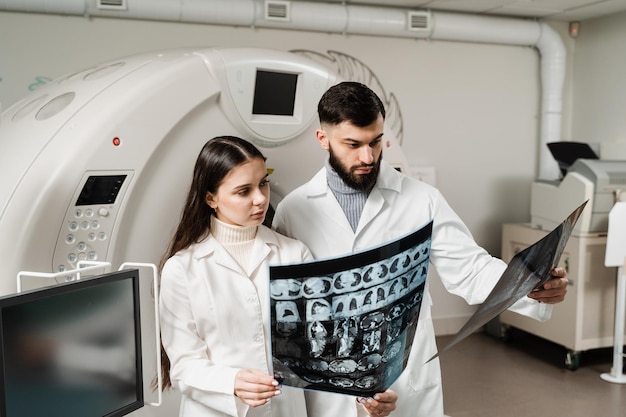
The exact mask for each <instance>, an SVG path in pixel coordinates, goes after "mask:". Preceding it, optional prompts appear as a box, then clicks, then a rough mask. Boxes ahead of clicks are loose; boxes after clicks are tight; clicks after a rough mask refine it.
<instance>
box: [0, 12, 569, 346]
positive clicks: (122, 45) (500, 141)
mask: <svg viewBox="0 0 626 417" xmlns="http://www.w3.org/2000/svg"><path fill="white" fill-rule="evenodd" d="M555 26H556V27H557V29H558V30H560V31H562V30H563V26H559V25H558V24H555ZM179 46H203V47H208V46H261V47H273V48H277V49H285V50H290V49H311V50H315V51H318V52H320V53H325V52H326V51H328V50H336V51H340V52H343V53H347V54H350V55H352V56H354V57H356V58H358V59H359V60H361V61H363V62H364V63H365V64H366V65H368V66H369V67H370V68H371V69H372V70H373V71H374V72H375V73H376V75H377V76H378V78H379V79H380V81H381V82H382V84H383V86H384V88H385V90H386V91H387V92H389V93H391V92H393V93H394V94H396V96H397V97H398V100H399V103H400V106H401V111H402V114H403V118H404V143H403V148H404V150H405V152H406V154H407V157H408V159H409V162H410V163H414V164H419V165H428V166H434V167H435V169H436V175H437V185H438V187H439V188H440V189H441V191H442V192H443V193H444V195H446V196H447V198H448V200H449V202H450V204H451V205H452V207H453V208H454V209H456V211H457V212H458V213H459V215H460V216H461V217H462V218H463V219H464V220H465V221H466V223H467V225H468V226H469V228H470V229H471V230H472V232H473V233H474V236H475V237H476V240H477V241H478V242H479V243H480V244H481V245H483V246H485V247H486V248H487V249H488V250H489V251H490V252H492V253H493V254H494V255H499V254H500V235H501V225H502V223H505V222H523V221H528V220H529V206H530V200H529V197H530V183H531V181H532V180H533V179H534V178H535V176H536V173H537V166H538V162H537V155H538V145H537V143H538V137H539V133H538V132H539V130H538V129H539V126H538V117H539V115H540V108H539V106H540V80H539V56H538V53H537V51H536V50H535V49H533V48H530V47H514V46H502V45H486V44H472V43H461V42H444V41H428V40H414V39H391V38H376V37H370V36H343V35H332V34H323V33H310V32H284V31H280V30H270V29H252V28H233V27H224V26H206V25H196V24H183V23H167V22H150V21H132V20H119V19H106V18H91V19H89V18H83V17H62V16H53V15H38V14H22V13H6V12H4V13H3V12H0V101H1V102H2V103H3V108H7V107H8V106H9V105H11V104H12V103H14V102H16V101H17V100H18V99H19V98H20V97H22V96H23V95H25V94H27V93H28V92H29V89H32V88H36V86H37V83H39V82H41V81H40V80H45V79H53V78H56V77H59V76H61V75H63V74H66V73H71V72H74V71H76V70H79V69H82V68H85V67H88V66H91V65H94V64H97V63H100V62H103V61H107V60H109V59H113V58H117V57H121V56H124V55H129V54H134V53H138V52H145V51H150V50H156V49H164V48H171V47H179ZM566 117H567V116H566ZM311 140H314V139H313V138H311ZM16 146H17V145H16ZM432 291H433V298H434V301H435V305H434V309H433V316H434V319H435V323H436V325H437V331H438V333H439V334H445V333H454V332H456V331H457V330H458V329H459V328H460V326H461V325H462V324H464V323H465V321H466V320H467V318H468V317H469V316H470V315H471V314H472V312H473V311H474V309H473V308H472V307H469V306H467V305H466V304H465V302H464V301H462V300H460V299H459V298H457V297H455V296H452V295H450V294H448V293H447V292H445V291H444V290H443V288H442V286H441V284H440V283H439V281H438V280H433V281H432Z"/></svg>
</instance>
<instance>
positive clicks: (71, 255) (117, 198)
mask: <svg viewBox="0 0 626 417" xmlns="http://www.w3.org/2000/svg"><path fill="white" fill-rule="evenodd" d="M128 175H129V173H123V174H118V175H111V174H110V173H107V174H106V176H102V177H104V178H106V179H107V181H106V182H105V185H106V187H105V188H104V194H105V195H106V198H104V199H103V198H101V197H100V196H96V197H98V198H96V199H95V200H99V201H98V202H102V201H103V202H104V204H85V197H84V196H85V194H86V192H85V189H86V187H87V185H88V184H94V181H95V180H94V178H98V177H97V176H95V175H94V174H93V173H90V174H89V175H88V176H86V177H84V178H83V180H82V181H81V184H82V185H81V186H80V187H79V188H78V190H79V191H77V195H75V196H74V198H73V201H75V202H77V203H76V204H74V205H71V206H70V207H69V208H68V210H67V212H66V215H65V219H64V221H63V226H62V227H61V230H60V232H59V236H58V239H57V245H56V248H55V252H54V257H53V262H54V264H53V268H54V270H55V271H57V272H63V271H67V270H71V269H75V268H76V264H77V262H79V261H104V260H106V255H107V251H108V248H109V244H110V238H111V233H112V231H113V227H114V225H115V220H116V218H117V214H118V210H119V206H120V203H121V201H122V197H123V194H124V193H125V191H126V189H127V188H128V183H129V182H130V181H125V180H126V177H127V176H128ZM102 188H103V187H102V186H100V189H98V190H96V191H97V192H99V193H102V192H103V190H102ZM90 192H91V193H93V190H90ZM79 202H80V205H77V204H78V203H79Z"/></svg>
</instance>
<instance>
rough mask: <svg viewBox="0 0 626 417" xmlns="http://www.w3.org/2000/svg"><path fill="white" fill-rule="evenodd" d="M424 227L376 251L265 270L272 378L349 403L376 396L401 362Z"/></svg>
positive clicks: (428, 229) (423, 256)
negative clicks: (336, 395) (334, 395)
mask: <svg viewBox="0 0 626 417" xmlns="http://www.w3.org/2000/svg"><path fill="white" fill-rule="evenodd" d="M431 234H432V222H431V223H429V224H427V225H426V226H424V227H423V228H421V229H420V230H418V231H416V232H414V233H411V234H409V235H407V236H405V237H403V238H401V239H398V240H396V241H393V242H391V243H388V244H385V245H383V246H381V247H378V248H374V249H371V250H367V251H365V252H360V253H356V254H353V255H348V256H344V257H340V258H332V259H328V260H323V261H315V262H308V263H303V264H297V265H282V266H271V267H270V306H271V338H272V360H273V366H274V375H275V376H276V378H277V379H278V380H279V381H281V382H282V383H283V384H284V385H287V386H294V387H301V388H305V389H311V390H319V391H329V392H336V393H342V394H349V395H354V396H367V397H369V396H373V395H374V394H375V393H378V392H383V391H385V390H386V389H387V388H389V386H390V385H391V384H392V383H393V382H394V381H395V380H396V379H397V378H398V377H399V376H400V374H401V373H402V371H403V370H404V368H405V367H406V363H407V360H408V357H409V352H410V351H411V344H412V342H413V337H414V335H415V330H416V326H417V321H418V318H419V312H420V308H421V305H422V298H423V295H424V287H425V285H426V276H427V275H428V265H429V259H430V244H431Z"/></svg>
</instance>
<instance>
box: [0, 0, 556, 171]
mask: <svg viewBox="0 0 626 417" xmlns="http://www.w3.org/2000/svg"><path fill="white" fill-rule="evenodd" d="M96 1H97V2H98V3H97V4H103V3H104V2H106V1H109V2H110V1H115V0H55V1H50V0H0V10H7V11H13V12H36V13H54V14H78V15H84V16H103V17H114V18H130V19H147V20H162V21H174V22H193V23H204V24H214V25H234V26H250V27H257V28H273V29H284V30H305V31H314V32H325V33H340V34H355V35H369V36H388V37H398V38H424V39H431V40H446V41H457V42H458V41H460V42H476V43H493V44H501V45H517V46H532V47H535V48H536V49H537V50H538V52H539V55H540V61H539V62H540V65H541V68H540V72H541V100H542V101H541V118H540V122H539V123H540V138H539V142H540V143H539V172H538V177H539V178H540V179H547V180H552V179H558V178H559V175H560V172H559V167H558V165H557V163H556V161H554V158H552V155H551V154H550V151H549V149H548V147H547V144H548V143H550V142H559V141H561V124H562V120H561V119H562V107H563V86H564V80H565V55H566V54H565V46H564V44H563V40H562V39H561V37H560V35H559V34H558V33H557V32H556V31H555V30H554V29H552V28H551V27H550V26H549V25H548V24H547V23H544V22H538V21H536V20H529V19H518V18H505V17H495V16H484V15H472V14H465V13H450V12H430V13H429V16H428V17H426V18H424V16H423V15H420V14H421V13H422V12H413V13H409V15H408V16H409V23H408V24H407V12H408V10H407V9H401V8H397V7H383V6H364V5H356V4H351V3H348V2H343V3H341V4H338V3H327V2H319V1H294V2H290V1H280V0H237V1H235V0H120V1H123V3H124V4H125V5H129V6H132V7H131V9H128V10H119V9H115V10H110V9H108V8H107V9H105V10H102V9H98V8H97V7H94V4H96ZM270 6H272V7H270ZM266 7H267V9H266ZM264 10H266V11H265V12H264ZM264 17H265V18H264Z"/></svg>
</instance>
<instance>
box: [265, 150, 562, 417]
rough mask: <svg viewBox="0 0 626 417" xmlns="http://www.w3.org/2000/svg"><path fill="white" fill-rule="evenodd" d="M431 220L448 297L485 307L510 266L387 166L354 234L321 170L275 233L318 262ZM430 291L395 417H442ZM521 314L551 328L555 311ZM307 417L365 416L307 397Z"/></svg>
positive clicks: (280, 215) (295, 195)
mask: <svg viewBox="0 0 626 417" xmlns="http://www.w3.org/2000/svg"><path fill="white" fill-rule="evenodd" d="M431 220H433V237H432V247H431V253H430V256H431V258H430V261H431V265H432V266H434V267H435V269H436V270H437V272H438V275H439V276H440V277H441V279H442V281H443V284H444V285H445V287H446V289H447V290H448V291H449V292H451V293H453V294H456V295H459V296H461V297H463V298H465V299H466V300H467V302H468V303H470V304H477V303H481V302H482V301H484V299H485V298H486V297H487V295H488V294H489V292H490V291H491V290H492V288H493V287H494V286H495V284H496V282H497V280H498V279H499V277H500V276H501V275H502V272H503V271H504V269H505V268H506V264H505V263H504V262H503V261H501V260H499V259H497V258H493V257H492V256H490V255H489V254H488V253H487V252H486V251H485V250H484V249H482V248H481V247H479V246H478V245H477V244H476V243H475V241H474V239H473V238H472V236H471V234H470V231H469V230H468V229H467V227H466V226H465V225H464V224H463V222H462V221H461V219H460V218H459V217H458V216H457V215H456V214H455V213H454V211H453V210H452V209H451V208H450V206H449V205H448V204H447V202H446V201H445V199H444V198H443V196H442V195H441V194H440V193H439V191H437V190H436V189H435V188H433V187H431V186H429V185H428V184H425V183H422V182H419V181H417V180H415V179H412V178H410V177H407V176H406V175H403V174H401V173H399V172H398V171H396V170H395V169H394V168H393V167H391V166H390V165H389V164H387V163H385V161H382V163H381V171H380V176H379V178H378V180H377V183H376V185H375V187H374V189H373V190H372V191H371V193H370V195H369V197H368V199H367V202H366V204H365V207H364V208H363V213H362V215H361V219H360V221H359V224H358V227H357V229H356V231H355V232H354V231H353V230H352V228H351V227H350V224H349V223H348V220H347V218H346V216H345V214H344V213H343V210H342V208H341V207H340V205H339V203H338V202H337V200H336V199H335V197H334V195H333V193H332V191H330V189H329V188H328V186H327V183H326V168H322V169H321V170H320V171H319V172H318V173H317V174H316V175H315V176H314V177H313V178H312V179H311V180H310V181H309V182H308V183H306V184H305V185H303V186H301V187H299V188H298V189H296V190H294V191H293V192H292V193H290V194H289V195H287V197H285V199H284V200H283V201H282V202H281V203H280V204H279V205H278V207H277V209H276V213H275V217H274V224H273V226H274V228H275V229H276V230H278V231H279V232H280V233H283V234H285V235H287V236H290V237H293V238H296V239H298V240H300V241H302V242H303V243H304V244H305V245H306V246H307V247H308V248H309V249H310V250H311V252H312V253H313V256H314V257H315V258H316V259H323V258H329V257H335V256H339V255H345V254H348V253H352V252H355V251H360V250H364V249H367V248H370V247H372V246H377V245H380V244H382V243H385V242H388V241H390V240H393V239H396V238H398V237H401V236H404V235H406V234H407V233H410V232H413V231H415V230H417V229H419V228H421V227H422V226H424V225H426V224H427V223H428V222H430V221H431ZM431 304H432V301H431V297H430V294H429V293H428V281H427V288H426V290H425V295H424V301H423V303H422V309H421V312H420V318H419V322H418V328H417V332H416V335H415V339H414V342H413V346H412V350H411V354H410V357H409V361H408V364H407V368H406V370H405V371H404V372H403V373H402V374H401V376H400V378H399V379H398V380H397V381H396V382H395V383H394V384H393V385H392V387H391V389H393V390H394V391H395V392H396V393H397V394H398V402H397V409H396V411H394V412H393V413H391V416H392V417H409V416H410V417H437V416H442V415H443V398H442V391H441V372H440V368H439V359H435V360H433V361H431V362H429V363H427V364H425V362H426V361H427V360H428V359H429V358H430V357H431V356H432V355H433V354H435V353H436V351H437V347H436V343H435V333H434V329H433V323H432V318H431V311H430V310H431ZM512 309H514V310H515V311H517V312H520V313H522V314H526V315H529V316H533V317H535V318H536V319H539V320H546V319H547V318H549V316H550V314H551V308H550V307H549V306H546V305H545V304H538V303H537V302H536V301H534V300H531V299H530V298H527V297H526V298H525V299H523V300H520V302H518V303H517V304H516V305H515V306H514V308H512ZM306 398H307V408H308V413H309V414H308V415H309V417H322V416H342V417H354V416H356V415H366V413H365V412H364V411H363V410H362V407H360V406H357V405H356V404H355V401H354V398H353V397H349V396H345V395H338V394H329V393H323V392H320V393H317V392H307V395H306Z"/></svg>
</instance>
